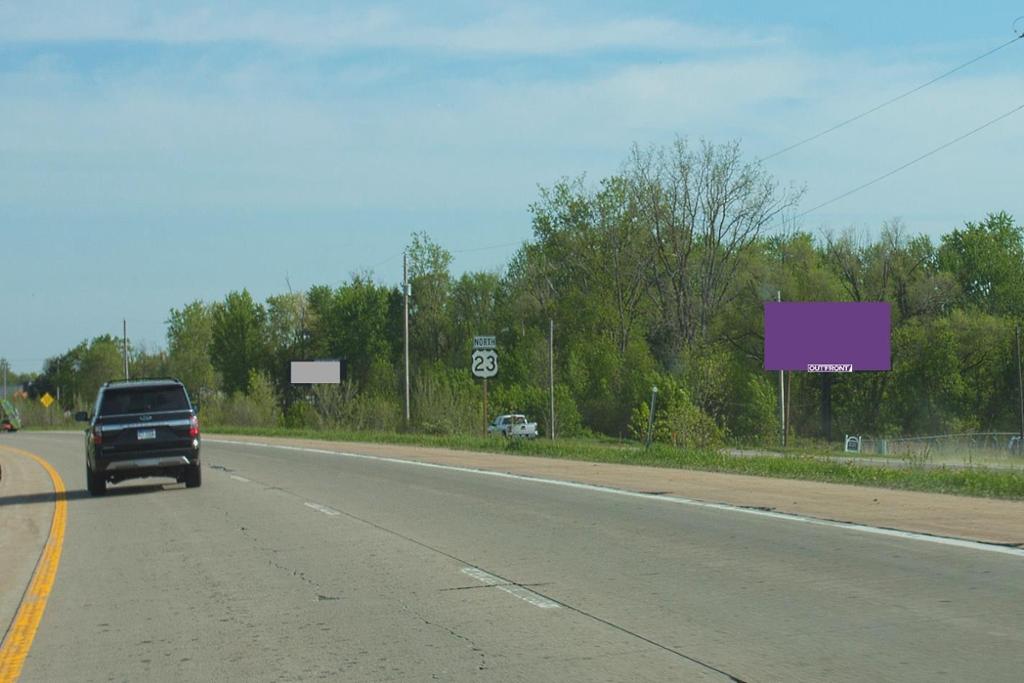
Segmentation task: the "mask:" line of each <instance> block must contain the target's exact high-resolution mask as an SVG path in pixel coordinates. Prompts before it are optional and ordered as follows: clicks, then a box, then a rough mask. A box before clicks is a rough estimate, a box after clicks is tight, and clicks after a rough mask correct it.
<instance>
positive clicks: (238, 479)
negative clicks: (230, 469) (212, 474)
mask: <svg viewBox="0 0 1024 683" xmlns="http://www.w3.org/2000/svg"><path fill="white" fill-rule="evenodd" d="M231 478H232V479H234V480H235V481H242V482H245V483H246V484H248V483H249V480H248V479H246V478H245V477H240V476H238V475H237V474H232V475H231Z"/></svg>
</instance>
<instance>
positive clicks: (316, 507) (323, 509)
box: [305, 503, 341, 517]
mask: <svg viewBox="0 0 1024 683" xmlns="http://www.w3.org/2000/svg"><path fill="white" fill-rule="evenodd" d="M305 506H306V507H308V508H313V509H314V510H316V511H317V512H322V513H324V514H325V515H330V516H331V517H334V516H335V515H340V514H341V513H340V512H338V511H337V510H335V509H334V508H329V507H327V506H326V505H321V504H320V503H305Z"/></svg>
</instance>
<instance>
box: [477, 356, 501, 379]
mask: <svg viewBox="0 0 1024 683" xmlns="http://www.w3.org/2000/svg"><path fill="white" fill-rule="evenodd" d="M470 368H471V369H472V370H473V376H474V377H480V378H481V379H487V378H489V377H494V376H495V375H497V374H498V352H497V351H495V350H494V349H477V350H476V351H474V352H473V357H472V362H471V363H470Z"/></svg>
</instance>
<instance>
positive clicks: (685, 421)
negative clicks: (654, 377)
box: [629, 377, 728, 449]
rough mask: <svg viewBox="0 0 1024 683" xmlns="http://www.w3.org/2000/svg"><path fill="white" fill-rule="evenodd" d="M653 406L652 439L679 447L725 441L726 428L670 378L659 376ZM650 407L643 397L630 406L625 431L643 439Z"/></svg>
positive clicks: (693, 446) (638, 439)
mask: <svg viewBox="0 0 1024 683" xmlns="http://www.w3.org/2000/svg"><path fill="white" fill-rule="evenodd" d="M658 386H659V389H660V391H659V392H658V398H657V400H656V402H655V406H654V434H653V437H652V438H653V441H655V442H657V443H669V444H672V445H673V446H679V447H683V448H702V449H703V448H713V447H715V446H719V445H721V444H722V443H724V442H725V439H726V436H727V434H728V433H727V431H726V430H725V429H723V428H722V427H720V426H719V425H718V423H716V422H715V421H714V419H712V417H711V416H710V415H708V414H707V413H705V412H704V411H703V410H701V409H700V408H698V407H697V405H696V404H695V403H694V402H693V400H692V399H691V398H690V394H689V392H687V391H686V390H685V389H683V388H682V387H681V386H679V384H678V383H677V382H675V381H674V380H672V379H671V378H665V377H663V378H661V380H660V382H659V384H658ZM650 414H651V409H650V406H649V404H648V403H647V402H646V401H645V402H643V403H640V404H639V405H637V407H636V408H635V409H634V410H633V416H632V418H631V419H630V422H629V432H630V436H632V437H633V438H634V439H636V440H637V441H646V439H647V429H648V426H649V423H650Z"/></svg>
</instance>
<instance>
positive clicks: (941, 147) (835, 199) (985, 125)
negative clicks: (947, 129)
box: [796, 104, 1024, 218]
mask: <svg viewBox="0 0 1024 683" xmlns="http://www.w3.org/2000/svg"><path fill="white" fill-rule="evenodd" d="M1021 109H1024V104H1021V105H1018V106H1017V107H1014V108H1013V109H1011V110H1010V111H1008V112H1006V113H1004V114H1000V115H999V116H997V117H995V118H994V119H991V120H989V121H986V122H985V123H983V124H981V125H980V126H978V127H977V128H975V129H974V130H971V131H969V132H967V133H964V134H963V135H961V136H960V137H957V138H954V139H952V140H950V141H949V142H947V143H945V144H942V145H939V146H938V147H936V148H935V149H933V150H931V151H930V152H925V153H924V154H922V155H921V156H919V157H917V158H916V159H913V160H911V161H908V162H907V163H905V164H903V165H902V166H899V167H897V168H894V169H893V170H891V171H889V172H888V173H883V174H882V175H880V176H878V177H877V178H873V179H872V180H869V181H868V182H866V183H864V184H863V185H858V186H857V187H855V188H853V189H852V190H849V191H847V192H844V193H843V194H841V195H838V196H836V197H833V198H832V199H829V200H828V201H827V202H822V203H821V204H818V205H817V206H815V207H813V208H810V209H808V210H807V211H804V212H803V213H801V214H797V216H796V218H803V217H804V216H806V215H807V214H809V213H814V212H815V211H817V210H818V209H820V208H822V207H825V206H828V205H829V204H832V203H835V202H838V201H839V200H840V199H845V198H847V197H849V196H850V195H851V194H854V193H856V192H860V191H861V190H863V189H864V188H867V187H871V186H872V185H874V184H875V183H877V182H879V181H882V180H885V179H886V178H888V177H889V176H892V175H895V174H897V173H899V172H900V171H902V170H903V169H905V168H908V167H910V166H913V165H914V164H916V163H917V162H919V161H922V160H924V159H927V158H928V157H930V156H932V155H933V154H937V153H938V152H941V151H942V150H944V149H946V148H947V147H950V146H952V145H955V144H956V143H958V142H960V141H961V140H964V139H966V138H969V137H971V136H972V135H974V134H975V133H978V132H980V131H982V130H984V129H986V128H988V127H989V126H991V125H992V124H994V123H998V122H999V121H1002V120H1003V119H1005V118H1007V117H1009V116H1011V115H1013V114H1016V113H1017V112H1019V111H1020V110H1021Z"/></svg>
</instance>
